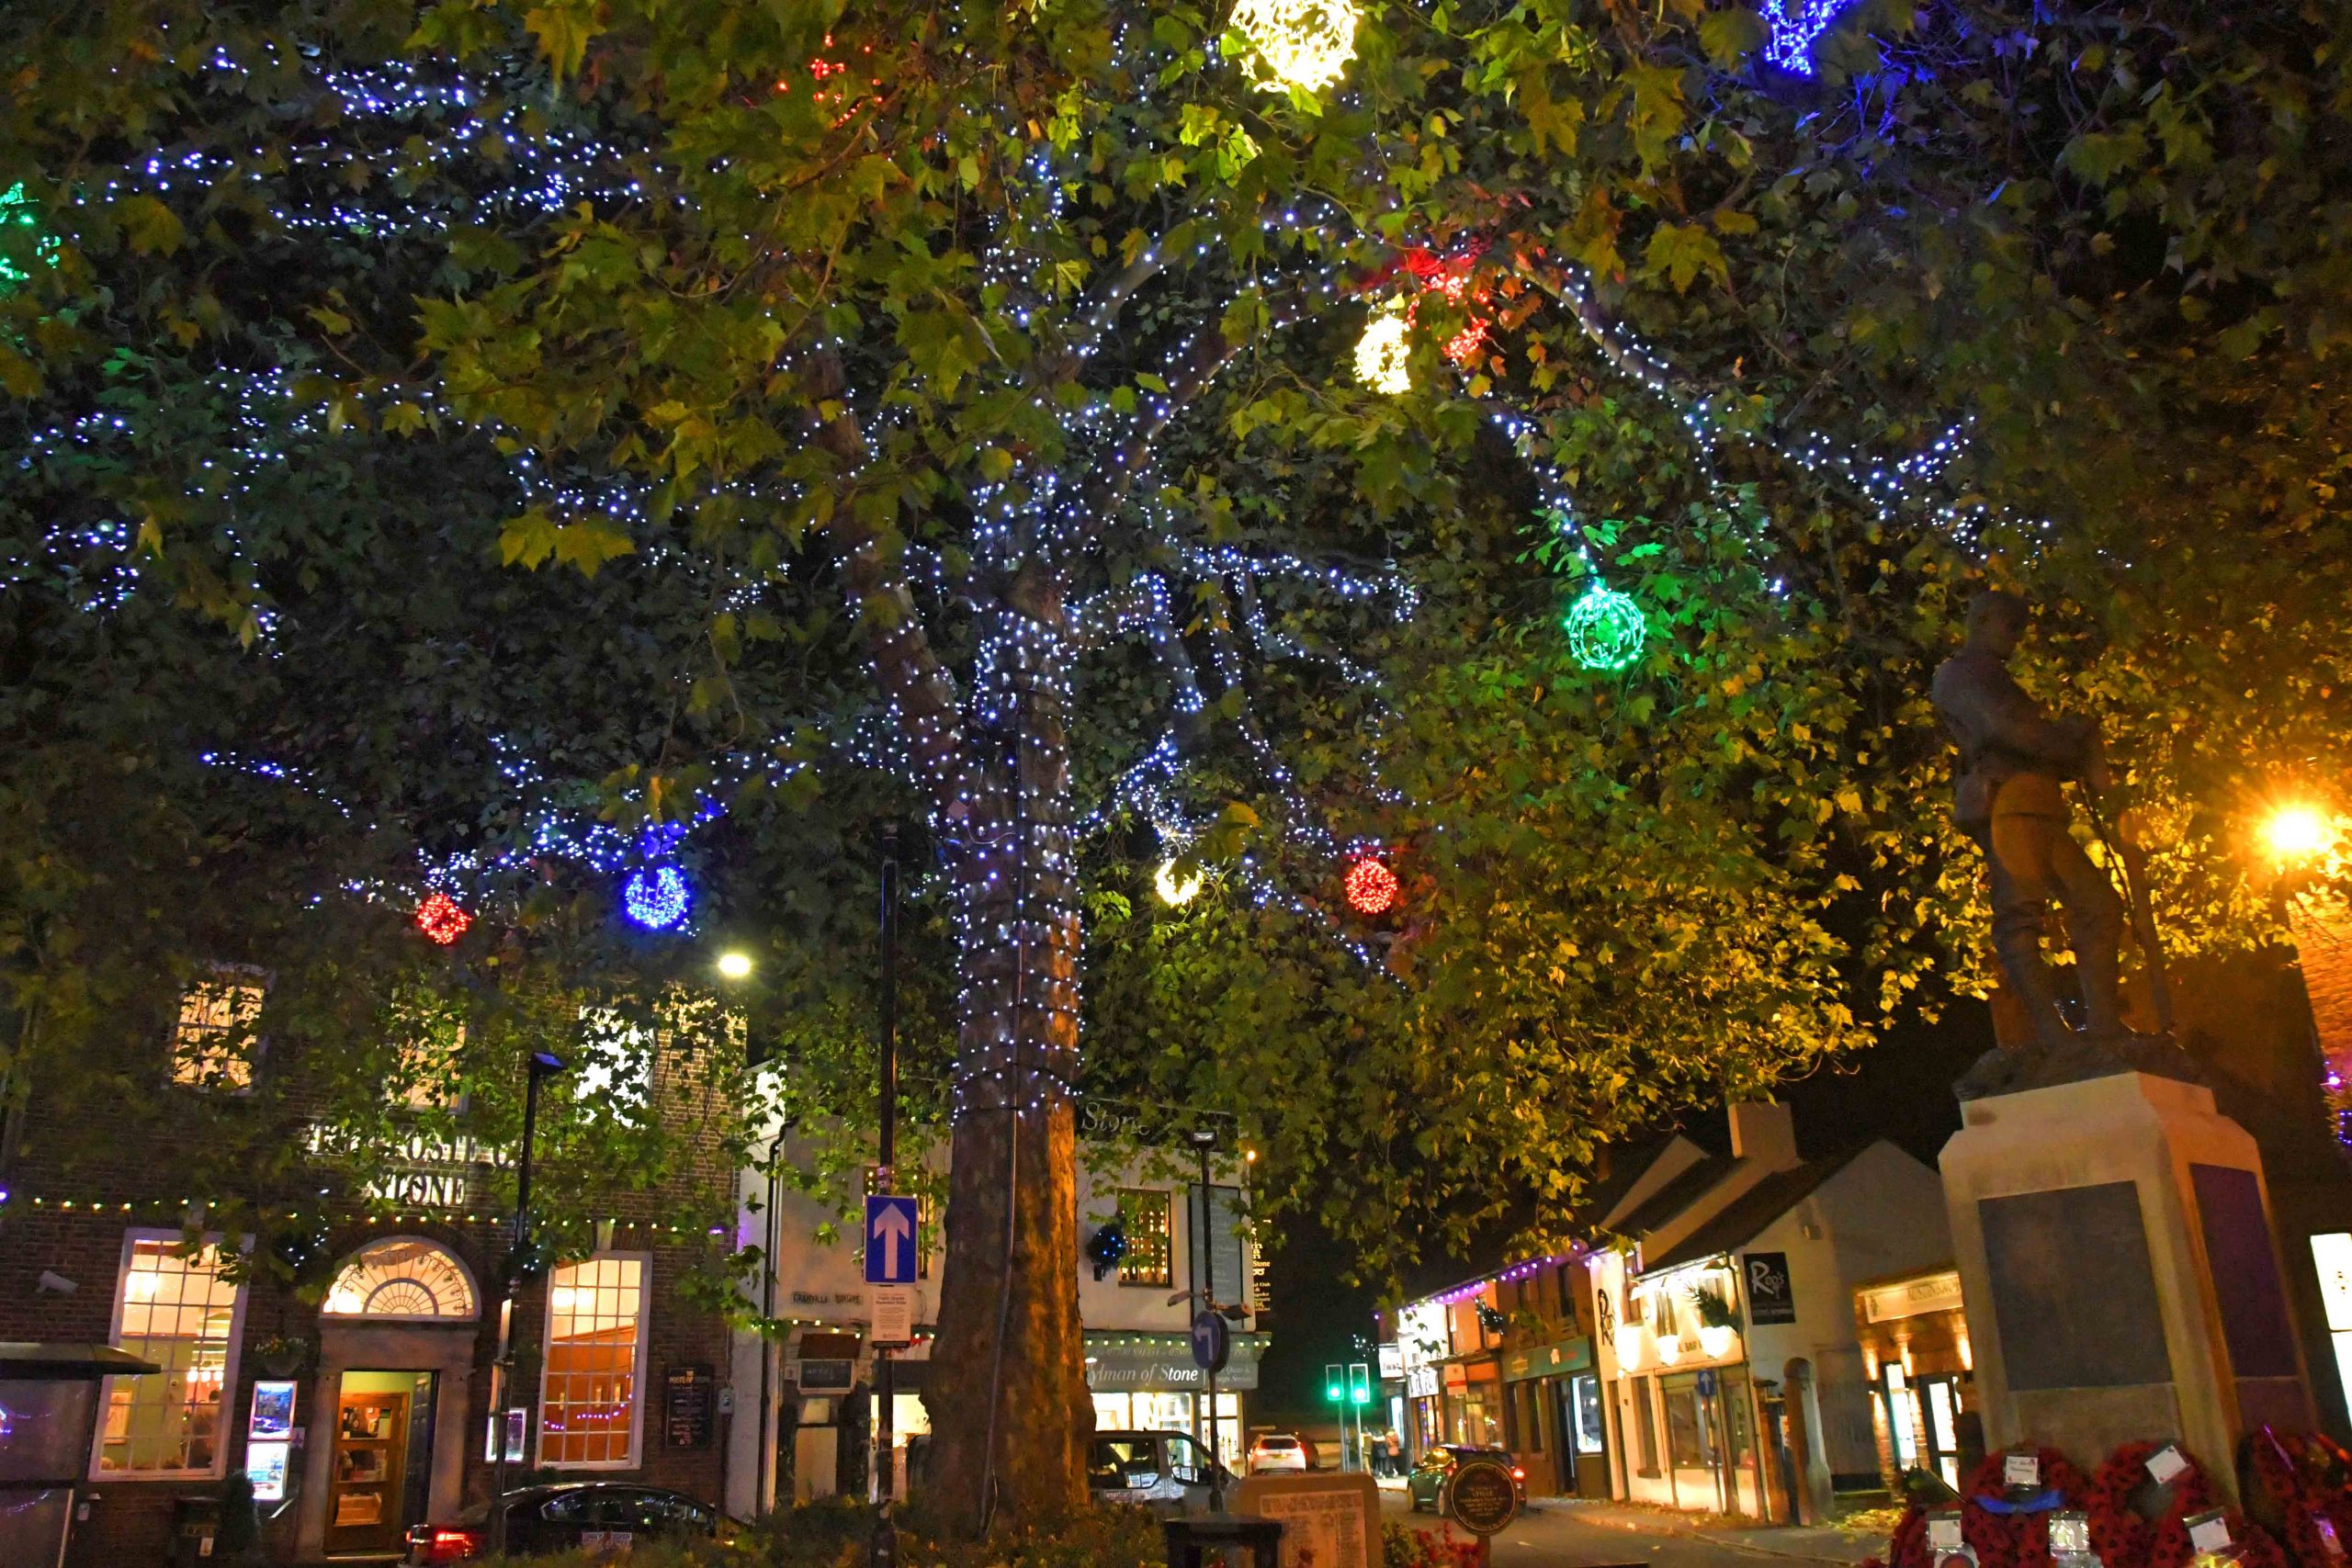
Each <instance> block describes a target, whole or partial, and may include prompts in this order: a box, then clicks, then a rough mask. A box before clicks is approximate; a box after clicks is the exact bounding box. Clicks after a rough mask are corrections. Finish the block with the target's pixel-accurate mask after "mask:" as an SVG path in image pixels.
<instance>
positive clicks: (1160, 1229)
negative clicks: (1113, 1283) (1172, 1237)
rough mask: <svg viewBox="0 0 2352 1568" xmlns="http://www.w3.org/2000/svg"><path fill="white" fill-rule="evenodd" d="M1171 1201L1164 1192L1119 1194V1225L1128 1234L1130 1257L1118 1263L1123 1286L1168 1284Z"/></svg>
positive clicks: (1137, 1190) (1135, 1189) (1134, 1190)
mask: <svg viewBox="0 0 2352 1568" xmlns="http://www.w3.org/2000/svg"><path fill="white" fill-rule="evenodd" d="M1168 1212H1169V1199H1168V1194H1167V1193H1165V1192H1155V1191H1153V1190H1149V1189H1148V1188H1140V1187H1129V1188H1125V1189H1122V1190H1121V1191H1120V1193H1119V1223H1120V1224H1121V1226H1122V1227H1124V1228H1125V1231H1126V1233H1127V1255H1126V1256H1125V1258H1121V1259H1119V1283H1121V1284H1122V1285H1165V1284H1167V1283H1168V1282H1169V1253H1170V1248H1169V1245H1168Z"/></svg>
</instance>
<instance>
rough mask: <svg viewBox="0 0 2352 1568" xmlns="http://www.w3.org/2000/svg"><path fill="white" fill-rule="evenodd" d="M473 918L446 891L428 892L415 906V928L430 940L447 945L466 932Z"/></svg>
mask: <svg viewBox="0 0 2352 1568" xmlns="http://www.w3.org/2000/svg"><path fill="white" fill-rule="evenodd" d="M473 923H474V918H473V917H472V916H471V915H469V914H467V913H466V911H465V908H464V907H463V906H461V905H460V904H458V901H457V900H456V899H455V898H452V897H449V896H448V895H447V893H428V894H426V895H425V896H424V903H422V904H419V905H418V906H417V907H416V929H417V930H418V931H423V932H424V934H425V936H426V937H427V938H428V939H430V940H431V941H434V942H439V943H440V944H441V945H442V946H443V947H447V946H448V945H449V944H450V943H451V942H455V941H457V940H458V938H459V937H461V936H463V935H465V934H466V928H467V927H468V926H469V925H472V924H473Z"/></svg>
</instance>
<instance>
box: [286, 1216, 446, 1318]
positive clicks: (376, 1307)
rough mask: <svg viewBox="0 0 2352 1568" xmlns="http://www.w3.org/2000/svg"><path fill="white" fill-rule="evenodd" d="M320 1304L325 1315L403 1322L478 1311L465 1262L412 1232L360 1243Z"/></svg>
mask: <svg viewBox="0 0 2352 1568" xmlns="http://www.w3.org/2000/svg"><path fill="white" fill-rule="evenodd" d="M319 1310H320V1312H322V1314H325V1315H327V1316H329V1317H372V1318H384V1319H390V1320H392V1321H394V1322H407V1323H439V1322H469V1321H471V1319H472V1318H473V1316H474V1314H475V1311H476V1309H475V1305H474V1287H473V1281H472V1280H470V1279H469V1278H467V1276H466V1270H465V1268H464V1266H463V1265H462V1264H460V1263H459V1262H458V1260H457V1259H456V1258H452V1257H451V1256H449V1254H448V1253H447V1252H446V1251H444V1250H443V1249H442V1248H440V1247H435V1246H434V1245H433V1244H432V1243H431V1242H429V1241H420V1240H418V1239H416V1238H415V1237H413V1236H388V1237H386V1238H385V1239H384V1240H382V1241H374V1242H369V1243H368V1245H367V1246H366V1247H361V1248H360V1249H359V1251H358V1252H357V1254H356V1255H355V1256H354V1257H353V1258H352V1259H351V1261H350V1262H348V1263H345V1265H344V1266H343V1269H342V1271H341V1272H340V1273H338V1274H337V1275H335V1277H334V1285H332V1286H331V1287H329V1289H328V1291H327V1299H326V1303H325V1304H324V1305H322V1306H321V1307H320V1308H319Z"/></svg>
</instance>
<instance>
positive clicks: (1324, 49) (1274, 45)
mask: <svg viewBox="0 0 2352 1568" xmlns="http://www.w3.org/2000/svg"><path fill="white" fill-rule="evenodd" d="M1361 15H1362V13H1361V12H1359V11H1358V10H1357V8H1356V4H1355V0H1239V4H1238V5H1236V6H1234V7H1233V19H1232V22H1231V24H1230V25H1231V27H1232V28H1233V30H1234V31H1235V32H1238V33H1239V34H1240V35H1241V36H1242V37H1243V38H1246V39H1249V40H1250V47H1251V49H1252V50H1253V51H1254V52H1253V54H1252V56H1251V58H1250V62H1249V69H1250V78H1251V80H1253V81H1255V82H1256V83H1257V84H1258V85H1260V86H1261V87H1263V88H1265V89H1266V90H1267V91H1268V92H1271V93H1282V92H1287V91H1289V90H1290V89H1291V88H1293V87H1301V88H1304V89H1306V91H1307V92H1310V93H1313V92H1318V91H1320V90H1321V89H1323V88H1325V87H1328V86H1329V85H1331V84H1332V83H1334V82H1336V81H1338V80H1339V79H1340V73H1341V72H1343V71H1345V70H1346V69H1347V68H1348V62H1349V61H1351V60H1353V59H1354V58H1355V54H1356V20H1357V18H1358V17H1359V16H1361Z"/></svg>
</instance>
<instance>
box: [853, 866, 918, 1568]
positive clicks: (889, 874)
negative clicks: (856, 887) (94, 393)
mask: <svg viewBox="0 0 2352 1568" xmlns="http://www.w3.org/2000/svg"><path fill="white" fill-rule="evenodd" d="M879 1071H880V1078H881V1081H880V1083H879V1085H878V1086H877V1088H878V1090H879V1093H878V1098H879V1100H880V1104H879V1106H878V1107H877V1109H878V1111H880V1121H881V1123H882V1129H881V1137H880V1141H879V1146H878V1147H877V1148H876V1151H875V1152H876V1163H877V1164H878V1165H879V1166H880V1167H881V1169H880V1171H879V1172H878V1173H877V1176H876V1182H877V1184H878V1185H879V1186H880V1188H881V1190H883V1191H885V1192H895V1191H897V1190H898V1181H897V1179H896V1177H897V1173H896V1170H895V1167H896V1166H897V1164H898V1159H899V836H898V834H897V832H896V831H895V830H886V831H885V833H884V835H883V840H882V1051H881V1063H880V1068H879ZM919 1240H920V1238H918V1241H919ZM866 1244H867V1245H868V1246H871V1245H872V1244H873V1238H872V1237H871V1236H869V1237H867V1238H866ZM874 1359H875V1362H876V1366H875V1369H874V1370H875V1382H876V1385H877V1386H878V1388H879V1391H880V1396H881V1397H880V1410H879V1414H878V1418H877V1420H876V1431H875V1437H874V1450H875V1472H874V1500H875V1513H874V1549H873V1554H872V1562H873V1565H874V1568H891V1565H892V1564H893V1563H895V1562H897V1561H898V1556H899V1531H898V1526H897V1524H896V1522H895V1521H893V1520H892V1518H891V1517H890V1503H891V1497H892V1494H894V1493H895V1492H896V1491H897V1490H898V1488H897V1485H896V1483H897V1480H898V1475H897V1471H898V1454H897V1451H896V1450H897V1448H898V1411H897V1410H896V1409H895V1408H894V1405H895V1403H896V1395H897V1392H898V1391H897V1389H896V1387H895V1386H894V1380H893V1373H892V1362H891V1354H890V1350H889V1348H888V1347H886V1346H883V1345H879V1344H877V1345H876V1347H875V1349H874Z"/></svg>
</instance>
